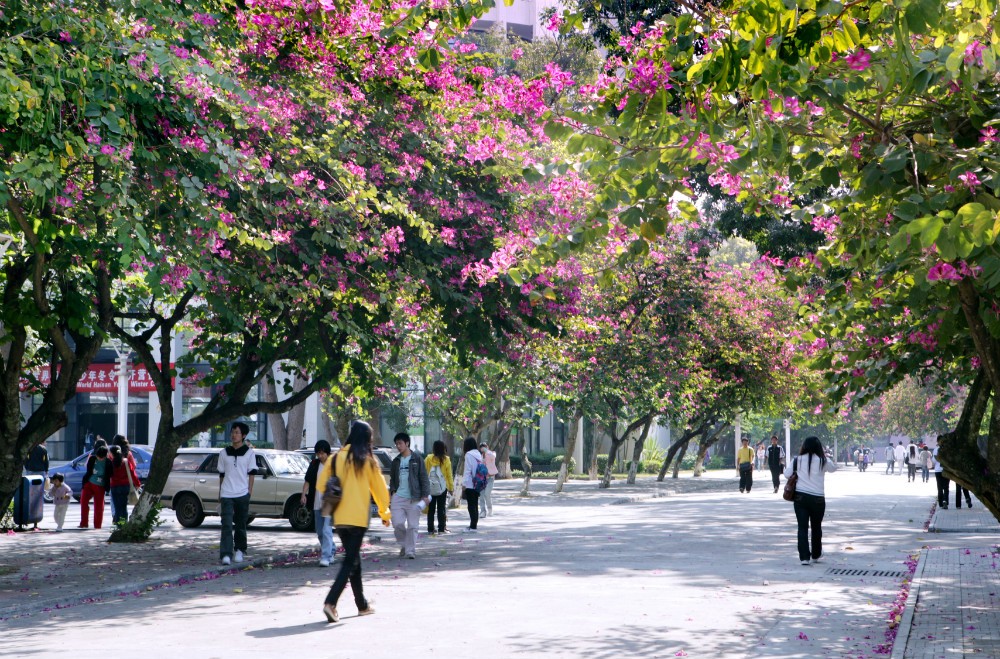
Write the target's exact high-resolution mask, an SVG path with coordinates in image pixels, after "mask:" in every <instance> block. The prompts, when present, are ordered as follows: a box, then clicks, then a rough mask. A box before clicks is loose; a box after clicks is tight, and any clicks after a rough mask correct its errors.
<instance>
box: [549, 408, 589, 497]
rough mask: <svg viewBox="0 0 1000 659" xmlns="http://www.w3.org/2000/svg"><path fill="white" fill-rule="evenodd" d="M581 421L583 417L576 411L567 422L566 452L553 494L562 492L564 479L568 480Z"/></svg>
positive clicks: (564, 452)
mask: <svg viewBox="0 0 1000 659" xmlns="http://www.w3.org/2000/svg"><path fill="white" fill-rule="evenodd" d="M582 419H583V415H582V414H581V413H580V411H579V410H577V411H575V412H574V413H573V417H572V419H571V420H570V422H569V437H567V438H566V450H565V451H563V461H562V466H561V467H559V477H558V478H556V488H555V490H553V492H555V493H559V492H562V490H563V485H564V484H565V483H566V479H567V478H569V463H570V460H572V459H573V453H574V452H575V451H576V437H577V435H578V434H579V433H580V423H581V422H582Z"/></svg>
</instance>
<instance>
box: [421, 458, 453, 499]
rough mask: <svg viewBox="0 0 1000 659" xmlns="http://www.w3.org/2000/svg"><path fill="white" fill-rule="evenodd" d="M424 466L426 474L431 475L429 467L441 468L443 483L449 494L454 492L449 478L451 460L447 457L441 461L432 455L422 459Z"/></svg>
mask: <svg viewBox="0 0 1000 659" xmlns="http://www.w3.org/2000/svg"><path fill="white" fill-rule="evenodd" d="M424 466H425V467H427V473H428V474H429V473H431V467H434V466H439V467H441V472H442V473H443V474H444V482H445V485H446V486H447V487H448V491H449V492H454V491H455V482H454V481H453V480H452V477H451V458H450V457H448V456H447V455H446V456H444V457H443V458H441V459H438V457H437V456H436V455H434V454H433V453H432V454H431V455H428V456H427V457H426V458H424Z"/></svg>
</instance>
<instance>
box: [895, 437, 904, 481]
mask: <svg viewBox="0 0 1000 659" xmlns="http://www.w3.org/2000/svg"><path fill="white" fill-rule="evenodd" d="M893 450H894V451H895V453H896V464H898V465H899V473H900V475H902V474H903V473H904V472H905V471H906V470H905V469H903V466H904V460H905V459H906V449H905V448H903V442H902V440H900V442H899V444H897V445H896V448H895V449H893Z"/></svg>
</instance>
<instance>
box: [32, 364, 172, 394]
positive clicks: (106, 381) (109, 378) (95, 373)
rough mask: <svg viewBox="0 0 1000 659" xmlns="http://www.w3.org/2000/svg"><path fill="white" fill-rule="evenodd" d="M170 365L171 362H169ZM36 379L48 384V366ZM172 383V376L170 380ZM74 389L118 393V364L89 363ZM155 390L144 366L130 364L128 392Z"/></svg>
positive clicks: (95, 392)
mask: <svg viewBox="0 0 1000 659" xmlns="http://www.w3.org/2000/svg"><path fill="white" fill-rule="evenodd" d="M171 366H172V364H171ZM37 377H38V381H39V382H40V383H41V384H42V386H43V387H47V386H49V384H50V383H51V381H52V373H51V372H50V370H49V367H48V366H43V367H42V368H41V370H40V371H39V372H38V373H37ZM170 382H171V384H173V382H174V381H173V378H171V380H170ZM28 386H29V385H28V383H27V382H25V381H22V388H23V389H27V388H28ZM76 391H77V393H81V394H117V393H118V364H91V365H90V368H88V369H87V370H86V371H85V372H84V373H83V375H82V376H80V380H79V381H78V382H77V383H76ZM151 391H156V387H155V386H153V379H152V378H151V377H150V376H149V372H148V371H147V370H146V367H145V366H143V365H141V364H139V365H130V366H129V373H128V392H129V394H145V393H149V392H151Z"/></svg>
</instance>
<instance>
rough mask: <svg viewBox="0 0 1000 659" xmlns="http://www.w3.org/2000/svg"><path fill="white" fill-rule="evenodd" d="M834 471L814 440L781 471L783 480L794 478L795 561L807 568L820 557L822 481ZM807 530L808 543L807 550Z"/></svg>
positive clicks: (808, 439) (823, 509) (804, 444)
mask: <svg viewBox="0 0 1000 659" xmlns="http://www.w3.org/2000/svg"><path fill="white" fill-rule="evenodd" d="M836 470H837V463H836V462H834V461H833V460H827V459H826V454H825V453H824V452H823V445H822V444H821V443H820V441H819V438H818V437H806V439H805V441H804V442H802V449H801V450H800V451H799V454H798V455H797V456H796V457H795V459H794V460H792V461H791V462H790V463H789V465H788V466H787V467H785V478H786V479H788V478H791V477H792V474H797V475H798V482H797V483H796V485H795V499H794V502H793V503H794V506H795V519H796V521H798V525H799V533H798V547H799V561H800V562H801V563H802V565H809V561H810V559H812V562H813V563H818V562H819V559H820V558H821V557H822V556H823V515H824V514H825V513H826V495H825V489H824V477H825V475H826V474H827V473H830V472H834V471H836ZM810 527H811V529H812V543H811V547H810V542H809V540H810V537H809V536H810V533H809V531H810Z"/></svg>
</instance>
